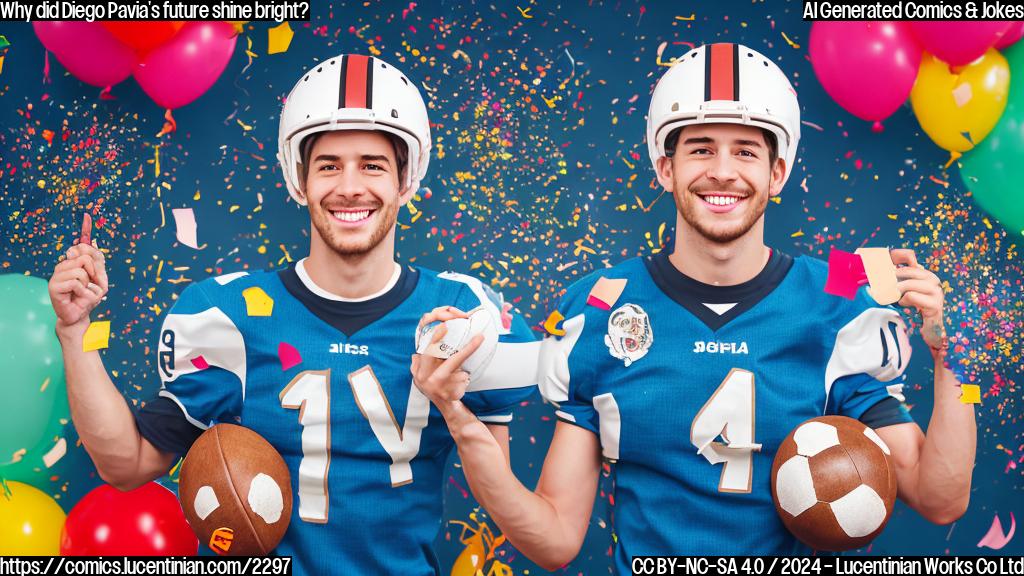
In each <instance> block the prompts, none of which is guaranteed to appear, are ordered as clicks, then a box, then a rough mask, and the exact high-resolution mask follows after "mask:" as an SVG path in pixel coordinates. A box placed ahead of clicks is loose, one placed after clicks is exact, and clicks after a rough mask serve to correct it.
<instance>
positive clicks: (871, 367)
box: [825, 308, 911, 405]
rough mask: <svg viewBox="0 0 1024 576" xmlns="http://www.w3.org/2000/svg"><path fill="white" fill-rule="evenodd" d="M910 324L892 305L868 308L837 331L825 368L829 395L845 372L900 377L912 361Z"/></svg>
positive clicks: (887, 379)
mask: <svg viewBox="0 0 1024 576" xmlns="http://www.w3.org/2000/svg"><path fill="white" fill-rule="evenodd" d="M910 353H911V346H910V340H909V338H908V337H907V329H906V324H905V323H904V322H903V318H902V317H901V316H900V314H899V312H897V311H895V310H893V309H892V308H868V309H867V310H864V311H863V312H861V313H860V315H858V316H857V317H856V318H854V319H853V320H851V321H850V322H848V323H847V324H846V325H845V326H843V327H842V329H841V330H839V332H838V333H837V334H836V340H835V344H834V345H833V347H832V353H831V355H830V357H829V360H828V365H827V366H826V368H825V397H826V405H827V404H828V401H827V398H828V396H829V395H830V394H831V392H832V385H833V384H835V382H836V380H839V379H840V378H842V377H844V376H852V375H855V374H867V375H869V376H871V377H872V378H875V379H876V380H878V381H880V382H890V381H892V380H895V379H896V378H898V377H899V376H900V375H901V374H903V371H904V370H905V369H906V367H907V364H908V363H909V362H910Z"/></svg>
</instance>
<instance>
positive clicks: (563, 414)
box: [555, 410, 576, 424]
mask: <svg viewBox="0 0 1024 576" xmlns="http://www.w3.org/2000/svg"><path fill="white" fill-rule="evenodd" d="M555 416H558V417H559V418H561V419H562V420H565V421H567V422H572V423H573V424H575V423H576V417H575V416H573V415H572V414H569V413H568V412H563V411H561V410H555Z"/></svg>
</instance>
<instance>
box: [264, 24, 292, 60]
mask: <svg viewBox="0 0 1024 576" xmlns="http://www.w3.org/2000/svg"><path fill="white" fill-rule="evenodd" d="M294 35H295V33H294V32H292V27H291V26H290V25H289V24H288V23H287V22H282V23H281V25H280V26H275V27H273V28H271V29H269V30H267V54H281V53H282V52H287V51H288V46H290V45H291V43H292V36H294Z"/></svg>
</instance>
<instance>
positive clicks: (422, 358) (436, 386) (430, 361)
mask: <svg viewBox="0 0 1024 576" xmlns="http://www.w3.org/2000/svg"><path fill="white" fill-rule="evenodd" d="M467 317H468V316H467V315H466V313H465V312H462V311H461V310H459V309H457V308H454V307H451V306H443V307H440V308H435V309H434V310H432V311H430V312H428V313H427V314H424V315H423V318H421V319H420V324H419V325H420V328H422V327H423V326H427V325H429V324H431V323H433V322H445V321H447V320H452V319H455V318H467ZM446 332H447V327H446V326H445V325H444V324H441V325H440V326H438V327H437V328H436V329H435V330H434V333H433V336H432V338H431V342H430V344H431V345H434V344H437V343H438V342H440V341H441V339H442V338H444V335H445V333H446ZM483 341H484V337H483V335H480V334H477V335H476V336H474V337H473V338H472V339H471V340H470V341H469V343H468V344H467V345H466V346H465V347H463V348H462V349H461V350H459V351H458V352H456V353H455V354H453V355H452V356H451V357H450V358H447V359H444V360H442V359H440V358H434V357H433V356H430V355H427V354H413V356H412V363H411V366H410V371H411V372H412V378H413V382H414V383H415V384H416V387H417V388H419V389H420V391H421V392H423V395H424V396H426V397H427V398H429V399H430V401H431V402H433V403H434V404H435V405H437V407H438V408H439V409H441V410H442V411H443V410H444V409H445V407H446V404H451V403H453V402H458V401H459V400H461V399H462V396H463V394H465V393H466V388H467V386H469V374H468V373H467V372H465V371H464V370H462V369H461V368H462V363H463V362H465V361H466V359H467V358H469V357H470V356H472V355H473V352H476V349H477V348H479V347H480V344H481V343H483Z"/></svg>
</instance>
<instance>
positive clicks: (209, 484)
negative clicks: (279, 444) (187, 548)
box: [178, 424, 292, 556]
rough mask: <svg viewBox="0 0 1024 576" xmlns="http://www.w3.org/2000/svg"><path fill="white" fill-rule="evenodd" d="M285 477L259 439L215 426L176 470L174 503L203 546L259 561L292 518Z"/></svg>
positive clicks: (277, 456) (281, 464) (275, 456)
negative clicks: (256, 558)
mask: <svg viewBox="0 0 1024 576" xmlns="http://www.w3.org/2000/svg"><path fill="white" fill-rule="evenodd" d="M291 486H292V483H291V475H290V474H289V473H288V466H287V465H285V463H284V459H283V458H281V455H280V454H279V453H278V452H277V450H276V449H274V447H273V446H271V445H270V443H269V442H267V441H266V440H265V439H264V438H263V437H262V436H260V435H259V434H257V433H256V432H253V431H252V430H250V429H248V428H244V427H242V426H235V425H234V424H217V425H216V426H212V427H210V429H208V430H207V431H206V432H203V434H202V436H200V437H199V439H198V440H196V441H195V443H194V444H192V448H191V449H190V450H189V451H188V455H187V456H185V461H184V462H183V463H182V464H181V475H180V477H179V479H178V499H179V500H180V501H181V509H182V511H184V512H185V518H186V519H187V520H188V523H189V525H190V526H192V531H193V532H195V533H196V536H197V537H198V538H199V542H200V544H201V545H203V546H209V548H210V549H211V550H213V551H214V552H216V553H217V554H221V555H225V556H265V555H267V554H268V553H269V552H270V551H272V550H273V549H274V548H275V547H276V546H277V544H278V543H279V542H280V541H281V538H282V537H284V533H285V532H286V531H287V530H288V523H289V522H290V521H291V518H292V489H291Z"/></svg>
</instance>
